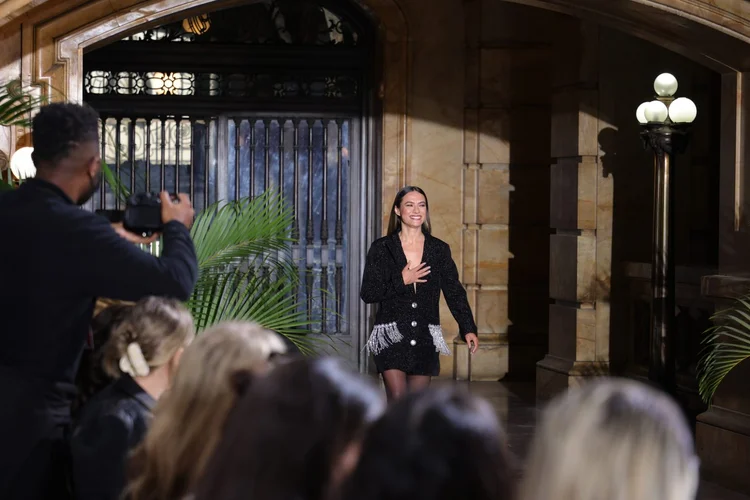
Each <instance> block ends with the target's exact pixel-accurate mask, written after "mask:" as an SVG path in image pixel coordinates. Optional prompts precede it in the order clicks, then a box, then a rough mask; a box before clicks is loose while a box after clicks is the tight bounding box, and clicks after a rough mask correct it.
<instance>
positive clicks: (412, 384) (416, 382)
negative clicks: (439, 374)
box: [406, 375, 432, 392]
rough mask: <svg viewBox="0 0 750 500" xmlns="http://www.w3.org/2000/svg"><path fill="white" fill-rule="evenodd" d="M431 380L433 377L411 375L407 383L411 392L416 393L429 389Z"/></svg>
mask: <svg viewBox="0 0 750 500" xmlns="http://www.w3.org/2000/svg"><path fill="white" fill-rule="evenodd" d="M430 380H432V377H429V376H427V375H409V377H408V378H407V382H406V383H407V386H408V387H409V392H416V391H421V390H422V389H426V388H427V387H429V385H430Z"/></svg>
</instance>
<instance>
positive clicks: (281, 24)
mask: <svg viewBox="0 0 750 500" xmlns="http://www.w3.org/2000/svg"><path fill="white" fill-rule="evenodd" d="M359 38H360V36H359V33H358V31H357V29H356V28H355V27H354V26H353V24H352V23H351V22H350V21H349V20H348V19H346V18H344V17H342V16H341V15H339V14H338V13H335V12H333V10H331V9H329V8H326V7H324V6H322V5H319V4H318V3H317V2H311V1H308V0H262V1H260V2H255V3H252V4H250V5H243V6H239V7H234V8H230V9H224V10H219V11H215V12H212V13H210V14H200V15H196V16H192V17H188V18H186V19H183V20H182V21H178V22H174V23H170V24H166V25H163V26H159V27H156V28H153V29H148V30H145V31H141V32H139V33H135V34H133V35H131V36H128V37H126V38H124V39H123V40H125V41H131V42H147V43H160V42H161V43H164V42H183V43H243V44H253V45H347V46H355V45H357V43H358V41H359Z"/></svg>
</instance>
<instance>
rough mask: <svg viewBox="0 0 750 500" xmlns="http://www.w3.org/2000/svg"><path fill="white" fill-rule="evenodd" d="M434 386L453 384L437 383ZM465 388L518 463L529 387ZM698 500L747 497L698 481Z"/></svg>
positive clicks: (530, 429)
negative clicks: (493, 416) (492, 419)
mask: <svg viewBox="0 0 750 500" xmlns="http://www.w3.org/2000/svg"><path fill="white" fill-rule="evenodd" d="M435 383H437V384H444V383H454V382H452V381H446V380H437V381H436V382H435ZM457 383H462V382H457ZM468 385H469V390H470V391H471V392H472V393H474V394H477V395H480V396H482V397H484V398H485V399H487V400H488V401H489V402H490V403H491V404H492V406H493V407H494V408H495V410H496V411H497V413H498V416H499V418H500V421H501V422H502V424H503V425H504V426H505V430H506V432H507V433H508V439H509V445H510V449H511V450H512V452H513V453H514V455H515V456H516V457H517V458H518V459H521V460H522V459H523V458H524V457H525V456H526V452H527V450H528V447H529V443H530V441H531V437H532V435H533V433H534V428H535V426H536V419H537V414H538V412H539V409H538V408H537V406H536V400H535V396H534V386H533V384H529V383H503V382H472V383H471V384H468ZM698 499H699V500H750V496H746V495H742V494H740V493H736V492H734V491H730V490H728V489H726V488H723V487H721V486H720V485H718V484H714V483H711V482H709V481H701V485H700V491H699V493H698Z"/></svg>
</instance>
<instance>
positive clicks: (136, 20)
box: [21, 0, 409, 193]
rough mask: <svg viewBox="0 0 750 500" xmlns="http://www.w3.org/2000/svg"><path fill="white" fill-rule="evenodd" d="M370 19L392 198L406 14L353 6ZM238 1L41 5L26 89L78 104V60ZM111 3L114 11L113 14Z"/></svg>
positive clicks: (402, 103)
mask: <svg viewBox="0 0 750 500" xmlns="http://www.w3.org/2000/svg"><path fill="white" fill-rule="evenodd" d="M356 1H357V3H358V4H359V5H360V6H362V7H363V8H364V9H365V10H366V11H368V12H369V13H370V14H371V16H372V17H373V18H374V22H375V24H376V26H377V31H378V37H377V38H378V40H377V44H378V49H379V54H380V58H381V64H382V66H381V74H382V80H381V82H380V90H379V95H380V99H381V107H382V115H383V117H382V130H381V136H382V141H381V153H380V156H381V166H382V169H381V179H382V184H381V187H382V191H383V192H384V193H392V192H395V191H396V190H397V189H398V186H399V185H400V184H402V182H403V180H404V179H405V178H406V169H407V159H406V155H405V151H406V148H405V144H406V140H407V137H406V136H407V109H408V104H407V101H408V80H409V65H408V61H409V55H408V50H409V47H408V44H407V40H408V39H409V31H408V24H407V20H406V17H405V14H404V12H403V10H402V9H401V7H400V6H399V4H398V3H397V1H396V0H356ZM239 3H247V2H246V1H245V2H238V1H237V0H188V1H175V0H127V1H120V2H111V1H110V0H94V1H92V2H88V3H86V4H84V5H82V6H80V7H78V8H76V9H70V8H69V7H68V8H67V9H66V8H64V7H62V6H61V5H54V6H52V5H45V7H46V8H45V9H44V10H43V11H42V12H40V15H38V16H33V15H30V16H29V19H27V20H26V21H25V22H24V23H23V25H24V29H23V31H22V40H21V45H22V54H23V58H22V61H21V70H22V72H21V74H22V78H23V80H24V82H25V83H27V84H32V85H40V86H42V88H43V89H44V90H43V91H46V92H49V93H50V97H51V99H52V100H55V99H61V98H65V99H67V100H71V101H75V102H80V101H81V100H82V96H83V88H82V84H83V54H84V52H85V51H87V50H90V49H92V48H96V47H98V46H101V45H105V44H107V43H108V42H110V41H113V40H117V39H120V38H122V37H124V36H126V35H127V34H129V33H132V32H135V31H140V30H142V29H143V28H145V27H150V26H155V25H158V24H161V23H163V22H165V21H167V20H170V19H173V18H175V17H178V16H183V15H184V14H185V13H186V12H191V11H203V12H205V11H208V10H216V9H220V8H225V7H229V6H233V5H237V4H239ZM115 4H116V5H118V6H119V8H117V9H116V8H115Z"/></svg>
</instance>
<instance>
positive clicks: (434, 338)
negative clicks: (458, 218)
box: [360, 233, 477, 376]
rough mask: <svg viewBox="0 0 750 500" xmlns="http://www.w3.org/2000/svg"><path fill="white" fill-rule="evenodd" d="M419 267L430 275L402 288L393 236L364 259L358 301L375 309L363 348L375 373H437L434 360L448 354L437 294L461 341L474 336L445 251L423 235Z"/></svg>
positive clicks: (399, 251)
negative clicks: (424, 267) (442, 298)
mask: <svg viewBox="0 0 750 500" xmlns="http://www.w3.org/2000/svg"><path fill="white" fill-rule="evenodd" d="M422 261H423V262H426V263H427V265H428V266H430V274H428V275H427V276H425V278H424V279H425V280H426V282H425V283H417V285H416V289H415V287H414V285H413V284H411V285H405V284H404V280H403V277H402V276H401V271H402V270H403V269H404V267H405V266H406V255H405V254H404V250H403V248H402V247H401V239H400V238H399V235H398V233H395V234H392V235H390V236H385V237H383V238H380V239H378V240H375V241H374V242H373V244H372V245H371V246H370V251H369V252H368V253H367V262H366V264H365V271H364V275H363V276H362V289H361V291H360V297H361V298H362V300H363V301H364V302H366V303H368V304H378V305H379V309H378V311H377V314H376V316H375V326H374V327H373V330H372V333H371V334H370V338H369V340H368V342H367V348H368V349H369V351H370V353H372V354H373V355H374V358H375V366H376V367H377V370H378V372H379V373H382V372H384V371H385V370H401V371H403V372H405V373H406V374H407V375H428V376H436V375H438V374H439V373H440V359H439V355H440V354H445V355H448V354H450V353H451V351H450V348H449V347H448V344H447V343H446V342H445V338H444V337H443V330H442V328H441V326H440V292H441V291H442V292H443V294H444V295H445V300H446V302H447V303H448V307H449V308H450V311H451V313H452V314H453V317H454V318H455V320H456V322H457V323H458V327H459V333H460V335H461V338H462V339H464V338H465V336H466V334H467V333H476V331H477V326H476V324H475V323H474V317H473V315H472V313H471V308H470V307H469V302H468V300H467V298H466V290H465V289H464V287H463V285H462V284H461V282H460V281H459V280H458V270H457V269H456V264H455V263H454V262H453V258H452V257H451V250H450V246H449V245H448V244H447V243H445V242H444V241H441V240H439V239H438V238H435V237H433V236H430V235H428V234H425V242H424V250H423V254H422Z"/></svg>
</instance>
